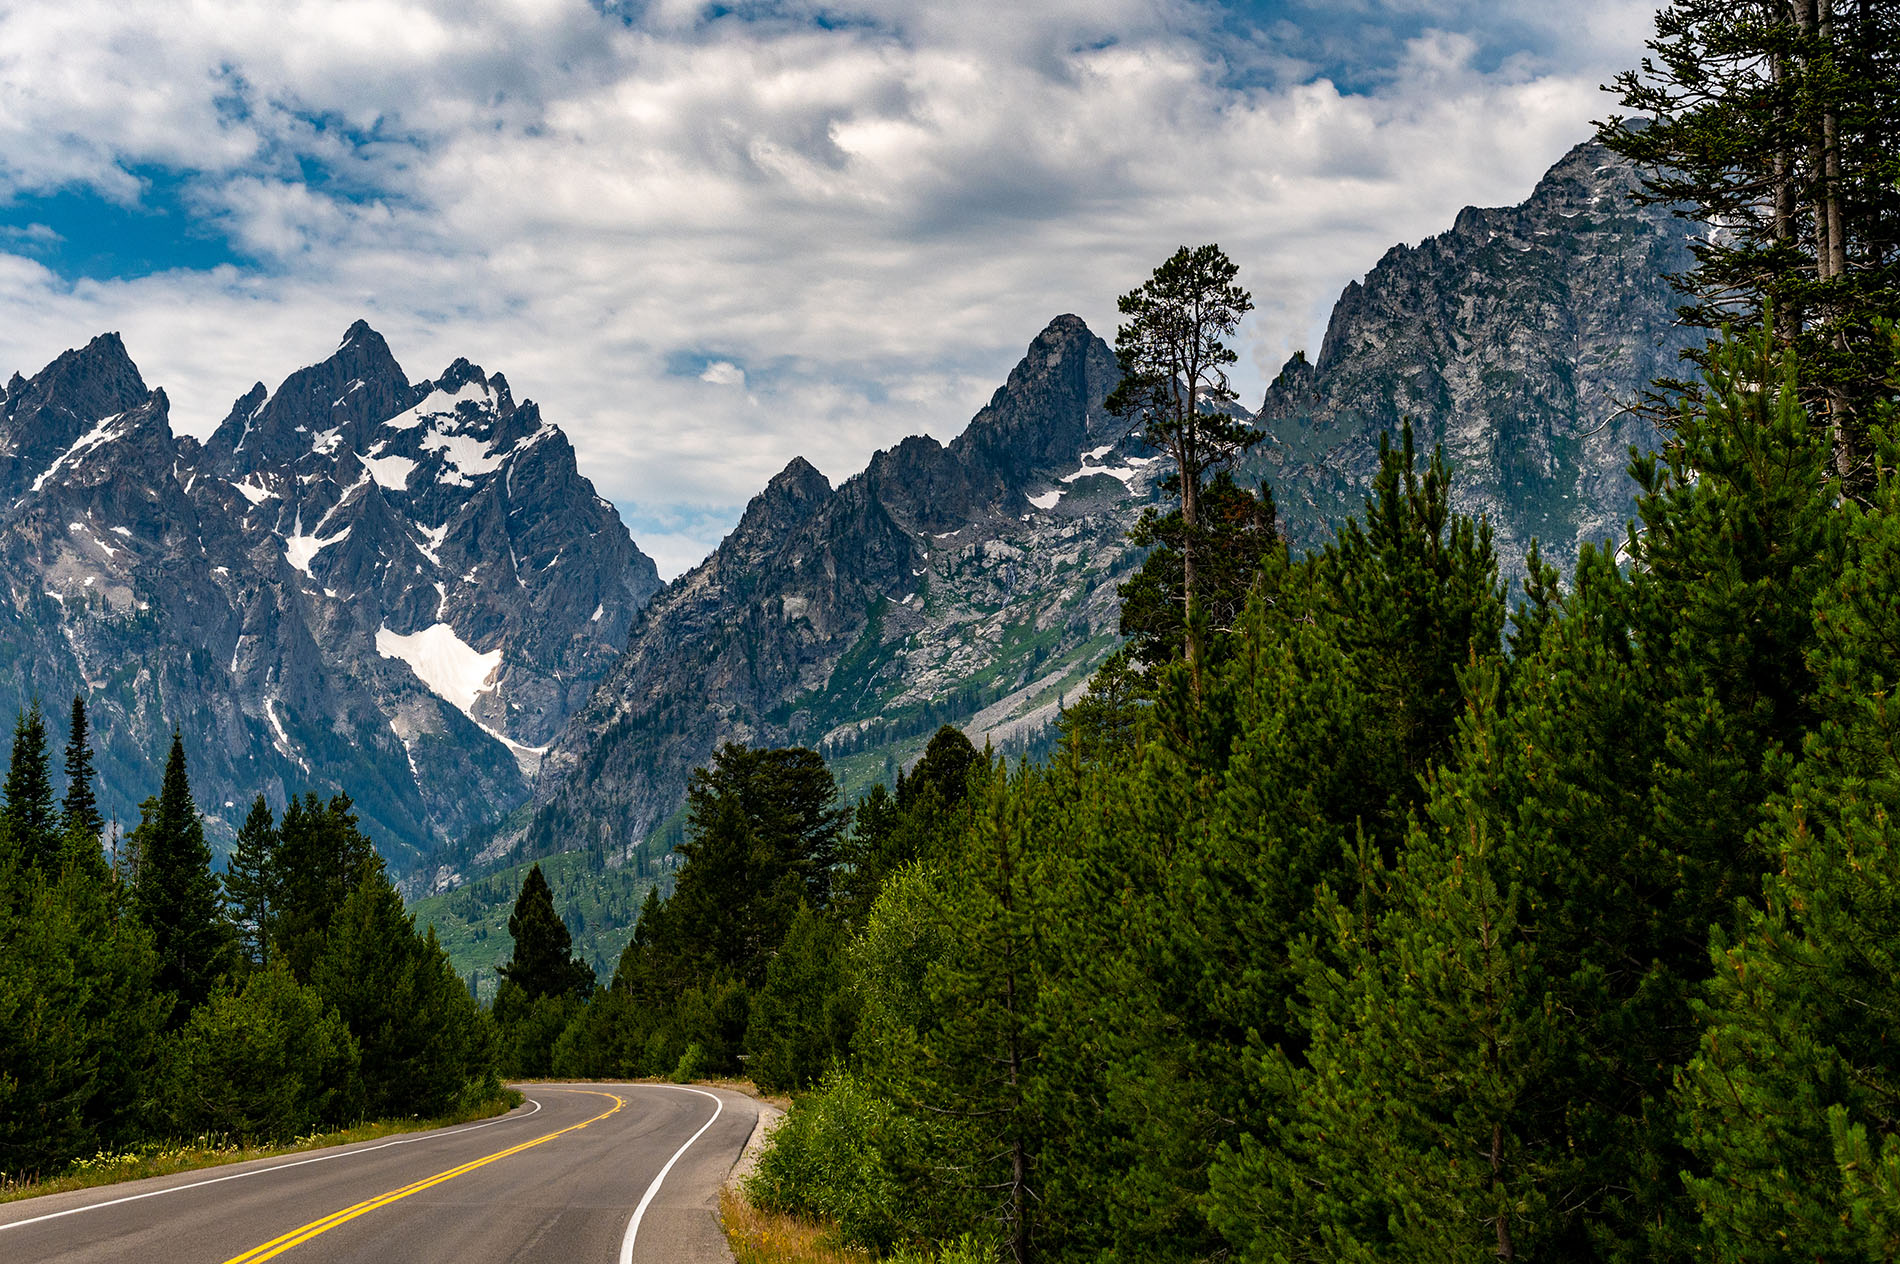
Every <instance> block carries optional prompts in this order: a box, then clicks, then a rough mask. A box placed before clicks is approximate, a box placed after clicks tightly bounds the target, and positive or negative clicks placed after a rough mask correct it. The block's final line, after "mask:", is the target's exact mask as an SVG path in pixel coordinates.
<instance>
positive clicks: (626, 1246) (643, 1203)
mask: <svg viewBox="0 0 1900 1264" xmlns="http://www.w3.org/2000/svg"><path fill="white" fill-rule="evenodd" d="M639 1087H642V1088H670V1089H677V1090H678V1091H679V1092H682V1093H697V1094H699V1095H700V1096H701V1097H709V1098H711V1099H712V1104H713V1113H712V1118H711V1119H708V1120H707V1121H706V1122H705V1123H703V1124H701V1125H700V1126H699V1131H698V1132H696V1133H694V1134H693V1135H692V1136H690V1137H688V1138H686V1144H685V1145H683V1146H681V1147H680V1148H679V1149H677V1150H675V1151H673V1157H672V1158H670V1159H668V1160H667V1161H666V1166H665V1167H663V1168H661V1169H660V1174H659V1175H658V1176H656V1177H654V1178H653V1183H652V1184H651V1185H649V1186H647V1192H646V1193H644V1194H642V1195H641V1196H640V1205H639V1206H638V1207H635V1208H634V1209H633V1219H631V1220H629V1221H627V1236H626V1237H624V1238H622V1239H620V1264H633V1240H634V1238H635V1237H636V1236H637V1235H638V1234H639V1232H640V1217H642V1216H644V1215H646V1214H647V1204H649V1203H651V1202H652V1201H653V1196H654V1195H655V1194H657V1193H659V1192H660V1182H661V1181H663V1180H665V1179H666V1174H667V1173H668V1172H670V1171H672V1170H673V1165H674V1164H675V1163H678V1162H679V1161H680V1155H682V1154H685V1153H686V1152H687V1151H688V1150H690V1149H692V1146H693V1142H695V1141H697V1140H699V1139H700V1138H701V1137H703V1136H705V1135H706V1129H708V1128H710V1127H712V1126H713V1124H715V1123H717V1122H718V1120H719V1113H720V1112H721V1111H723V1110H724V1109H725V1108H726V1103H725V1102H724V1101H723V1100H721V1099H720V1097H719V1095H718V1094H717V1093H708V1092H707V1091H706V1090H705V1089H703V1088H687V1087H686V1086H684V1085H681V1084H650V1085H640V1086H639Z"/></svg>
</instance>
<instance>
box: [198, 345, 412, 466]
mask: <svg viewBox="0 0 1900 1264" xmlns="http://www.w3.org/2000/svg"><path fill="white" fill-rule="evenodd" d="M256 394H257V389H256V388H255V387H253V388H252V389H251V391H250V392H249V393H247V394H246V395H245V396H244V397H243V398H242V399H240V400H239V401H238V402H237V403H236V404H234V405H233V406H232V409H231V412H230V413H229V415H227V416H226V417H225V419H224V420H223V421H222V422H221V423H219V425H218V428H217V429H216V430H215V431H213V432H212V435H211V438H210V439H209V440H207V441H206V443H205V453H206V456H207V458H208V460H209V461H210V462H211V464H212V467H213V468H214V469H217V470H219V471H221V472H224V473H226V474H227V475H235V474H242V473H244V472H247V471H250V470H254V469H257V468H259V467H260V466H261V465H278V464H282V463H284V462H286V461H289V460H293V459H295V458H296V457H297V456H299V455H301V454H302V453H303V452H304V451H307V450H309V449H310V448H311V447H312V445H313V444H317V445H321V444H322V442H323V436H325V435H334V436H336V438H337V441H339V442H342V443H346V444H348V445H350V446H354V447H360V446H361V439H362V434H363V430H364V428H365V427H366V426H368V425H371V424H373V423H375V422H378V421H381V420H383V419H384V418H387V417H391V416H394V415H395V414H397V413H400V412H402V411H403V410H405V409H407V408H409V407H410V406H411V405H413V404H414V403H415V402H416V400H417V396H418V392H417V390H416V388H414V387H412V386H411V385H410V383H409V378H408V376H407V375H406V374H404V373H403V371H402V366H401V365H399V364H397V363H396V357H395V355H394V354H393V353H391V351H390V349H389V344H388V343H387V342H386V341H384V340H383V336H382V335H381V334H379V333H377V332H376V331H375V330H374V329H371V328H370V327H369V324H368V322H366V321H362V320H359V321H357V322H356V323H355V324H353V325H351V326H350V327H349V329H348V330H347V331H346V332H345V333H344V335H343V341H342V342H340V343H338V344H337V348H336V350H335V351H333V352H331V353H330V355H329V357H328V358H327V359H324V360H321V361H319V362H317V363H316V364H312V365H309V366H306V367H305V368H301V369H299V370H297V371H296V372H295V373H292V374H291V375H290V376H289V377H287V378H285V379H284V381H283V384H282V385H281V386H279V387H278V388H277V389H276V390H275V391H273V392H269V393H267V394H266V396H265V397H264V398H263V399H261V400H259V399H256V398H255V397H256Z"/></svg>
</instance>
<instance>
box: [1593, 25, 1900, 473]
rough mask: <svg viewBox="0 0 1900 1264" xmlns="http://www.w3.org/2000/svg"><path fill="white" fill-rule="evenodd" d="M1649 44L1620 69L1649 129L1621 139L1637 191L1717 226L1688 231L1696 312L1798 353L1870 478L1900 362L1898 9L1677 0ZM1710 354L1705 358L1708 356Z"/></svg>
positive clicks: (1612, 131) (1855, 462)
mask: <svg viewBox="0 0 1900 1264" xmlns="http://www.w3.org/2000/svg"><path fill="white" fill-rule="evenodd" d="M1649 47H1650V50H1651V52H1652V53H1653V54H1654V56H1653V57H1646V58H1645V59H1644V60H1643V63H1642V65H1641V67H1640V68H1639V69H1636V70H1632V71H1628V72H1626V73H1624V74H1622V75H1620V76H1618V78H1617V80H1616V83H1615V85H1614V86H1615V90H1616V91H1617V92H1618V93H1619V94H1620V95H1621V97H1622V103H1623V105H1624V106H1625V107H1626V108H1628V109H1631V110H1634V111H1636V112H1637V113H1638V114H1639V116H1643V121H1644V122H1645V123H1646V125H1644V126H1637V127H1631V126H1626V125H1625V122H1624V120H1623V119H1621V118H1612V119H1611V120H1609V122H1607V123H1606V124H1604V125H1603V126H1602V128H1601V130H1600V136H1601V139H1602V140H1603V141H1604V143H1605V144H1607V145H1608V146H1609V147H1610V148H1612V149H1614V150H1617V151H1618V152H1620V153H1622V154H1624V155H1625V156H1627V157H1629V158H1630V159H1632V160H1633V161H1634V162H1635V163H1636V164H1637V166H1638V167H1639V169H1641V170H1642V171H1643V173H1644V180H1645V192H1644V195H1643V200H1647V201H1650V202H1656V203H1662V204H1665V205H1674V206H1677V207H1678V208H1680V209H1679V210H1678V214H1681V215H1684V216H1687V217H1692V218H1695V219H1698V220H1701V221H1703V222H1705V223H1707V224H1709V225H1710V226H1712V227H1713V228H1716V229H1719V230H1720V231H1713V232H1698V233H1696V234H1694V235H1693V237H1692V238H1691V241H1692V249H1693V250H1694V251H1695V255H1696V266H1695V268H1694V269H1693V270H1692V271H1691V272H1690V273H1689V274H1688V275H1687V276H1685V277H1682V278H1679V284H1680V285H1682V286H1683V288H1685V289H1686V290H1687V291H1688V294H1689V296H1690V299H1691V301H1690V303H1689V305H1688V306H1686V307H1685V308H1684V314H1685V316H1686V317H1687V318H1688V319H1689V320H1690V322H1691V323H1694V324H1697V325H1700V326H1702V327H1704V328H1707V329H1719V328H1722V327H1724V326H1727V325H1731V324H1733V325H1737V326H1742V325H1753V326H1760V327H1764V328H1766V329H1769V330H1771V331H1772V333H1773V335H1774V337H1775V338H1776V339H1777V341H1778V342H1779V343H1780V344H1781V345H1782V346H1784V347H1792V348H1794V349H1795V350H1797V351H1798V352H1799V355H1800V360H1801V364H1802V368H1803V382H1804V385H1805V386H1806V387H1807V388H1808V390H1807V399H1808V402H1809V404H1810V405H1811V406H1812V407H1813V408H1814V409H1815V410H1816V413H1817V416H1825V417H1827V418H1828V419H1829V422H1830V425H1831V427H1832V429H1833V431H1834V439H1835V450H1834V461H1833V465H1834V470H1835V473H1836V474H1837V476H1840V477H1843V478H1845V479H1847V480H1848V481H1849V483H1850V484H1851V485H1852V486H1854V487H1856V488H1859V489H1862V490H1864V489H1866V488H1867V487H1869V486H1871V481H1872V467H1871V464H1870V462H1871V458H1872V448H1871V446H1870V431H1869V430H1868V424H1869V415H1868V409H1869V408H1870V407H1872V406H1873V405H1874V404H1875V403H1876V402H1877V401H1878V400H1879V398H1880V396H1881V392H1882V390H1883V386H1882V383H1883V382H1884V380H1885V378H1886V376H1887V374H1888V372H1889V371H1890V369H1891V367H1892V365H1893V361H1892V359H1891V356H1892V347H1891V344H1890V342H1889V340H1888V339H1887V338H1886V337H1885V335H1884V334H1882V333H1881V332H1880V329H1879V325H1880V322H1881V320H1883V319H1886V318H1890V317H1891V315H1892V313H1893V310H1894V295H1895V293H1896V292H1900V249H1896V246H1897V245H1900V187H1896V181H1895V175H1896V168H1895V164H1894V159H1893V152H1894V150H1893V135H1892V130H1891V129H1892V120H1893V119H1894V117H1895V116H1896V114H1897V113H1900V56H1897V55H1896V53H1895V50H1896V49H1897V48H1900V13H1896V12H1895V10H1894V8H1893V6H1892V5H1890V4H1875V3H1868V2H1867V0H1856V2H1852V3H1850V2H1848V0H1671V2H1670V3H1669V4H1667V5H1666V6H1665V7H1664V8H1663V10H1662V11H1661V12H1660V13H1659V14H1658V15H1657V17H1656V38H1655V39H1654V40H1652V41H1651V42H1650V45H1649ZM1699 358H1700V357H1699V356H1698V359H1699Z"/></svg>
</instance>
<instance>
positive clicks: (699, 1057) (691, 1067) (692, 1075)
mask: <svg viewBox="0 0 1900 1264" xmlns="http://www.w3.org/2000/svg"><path fill="white" fill-rule="evenodd" d="M705 1062H706V1051H705V1049H703V1048H701V1047H700V1044H699V1042H698V1041H697V1040H695V1041H694V1042H693V1043H692V1044H690V1045H687V1046H686V1052H685V1053H682V1054H681V1055H680V1060H679V1064H678V1065H677V1066H675V1067H674V1068H673V1083H675V1084H691V1083H692V1082H693V1081H694V1080H696V1079H698V1078H699V1073H700V1070H701V1068H702V1067H703V1066H704V1065H705Z"/></svg>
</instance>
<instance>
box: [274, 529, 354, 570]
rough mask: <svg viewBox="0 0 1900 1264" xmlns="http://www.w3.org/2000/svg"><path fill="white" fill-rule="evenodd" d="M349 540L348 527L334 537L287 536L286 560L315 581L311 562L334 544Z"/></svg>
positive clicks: (285, 538) (285, 546) (285, 544)
mask: <svg viewBox="0 0 1900 1264" xmlns="http://www.w3.org/2000/svg"><path fill="white" fill-rule="evenodd" d="M349 538H350V529H349V528H348V527H345V528H343V529H342V530H341V531H339V532H337V533H336V534H335V535H332V536H314V535H287V536H285V537H284V560H285V561H287V562H289V563H290V564H291V565H292V566H294V567H296V568H297V569H298V570H300V571H302V572H303V573H304V574H306V575H310V578H312V579H315V578H316V576H315V575H311V574H310V563H311V561H312V560H313V559H314V558H315V557H316V556H317V554H319V553H321V552H323V550H325V549H327V548H329V547H330V546H331V545H332V544H341V543H342V542H343V541H345V540H347V539H349Z"/></svg>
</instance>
